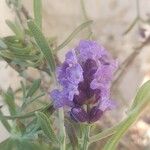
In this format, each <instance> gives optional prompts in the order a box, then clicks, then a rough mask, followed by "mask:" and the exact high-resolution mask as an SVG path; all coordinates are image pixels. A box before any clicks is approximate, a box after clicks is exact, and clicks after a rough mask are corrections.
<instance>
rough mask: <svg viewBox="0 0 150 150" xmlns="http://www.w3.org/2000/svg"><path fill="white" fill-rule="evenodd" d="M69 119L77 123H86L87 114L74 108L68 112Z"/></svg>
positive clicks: (80, 109) (79, 108) (78, 108)
mask: <svg viewBox="0 0 150 150" xmlns="http://www.w3.org/2000/svg"><path fill="white" fill-rule="evenodd" d="M70 115H71V117H72V118H73V119H74V120H76V121H77V122H86V121H87V120H88V116H87V113H86V112H85V110H84V109H83V108H81V107H74V108H72V109H71V112H70Z"/></svg>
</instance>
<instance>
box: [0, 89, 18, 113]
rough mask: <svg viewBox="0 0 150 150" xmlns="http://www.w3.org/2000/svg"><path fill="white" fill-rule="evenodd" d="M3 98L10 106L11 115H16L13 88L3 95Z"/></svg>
mask: <svg viewBox="0 0 150 150" xmlns="http://www.w3.org/2000/svg"><path fill="white" fill-rule="evenodd" d="M3 98H4V101H5V103H6V104H7V106H8V109H9V112H10V114H11V115H15V114H16V105H15V98H14V93H13V91H12V89H11V88H9V89H8V90H7V92H6V93H3Z"/></svg>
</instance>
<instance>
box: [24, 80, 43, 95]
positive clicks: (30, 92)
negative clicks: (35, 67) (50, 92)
mask: <svg viewBox="0 0 150 150" xmlns="http://www.w3.org/2000/svg"><path fill="white" fill-rule="evenodd" d="M40 84H41V80H40V79H38V80H34V82H33V84H32V86H31V87H30V88H29V89H28V92H27V95H26V97H31V96H32V95H33V94H34V93H35V92H36V91H37V90H38V89H39V87H40Z"/></svg>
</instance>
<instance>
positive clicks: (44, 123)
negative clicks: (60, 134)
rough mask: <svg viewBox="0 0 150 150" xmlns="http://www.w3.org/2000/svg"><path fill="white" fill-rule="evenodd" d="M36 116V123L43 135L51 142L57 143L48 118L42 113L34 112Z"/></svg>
mask: <svg viewBox="0 0 150 150" xmlns="http://www.w3.org/2000/svg"><path fill="white" fill-rule="evenodd" d="M36 116H37V119H38V123H39V125H40V127H41V129H42V130H43V132H44V133H45V135H47V137H48V138H49V139H50V140H51V141H53V142H58V139H57V137H56V135H55V132H54V129H53V128H52V124H51V121H50V120H49V118H48V117H47V116H46V115H45V114H44V113H42V112H36Z"/></svg>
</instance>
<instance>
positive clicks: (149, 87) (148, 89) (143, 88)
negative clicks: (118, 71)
mask: <svg viewBox="0 0 150 150" xmlns="http://www.w3.org/2000/svg"><path fill="white" fill-rule="evenodd" d="M148 92H150V81H147V82H146V83H145V84H144V85H142V86H141V88H140V89H139V91H138V93H137V95H136V97H135V100H134V101H133V103H132V106H131V108H130V110H129V111H132V110H133V109H134V108H135V107H136V106H137V105H138V104H139V103H141V100H143V98H144V97H145V95H147V93H148Z"/></svg>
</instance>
